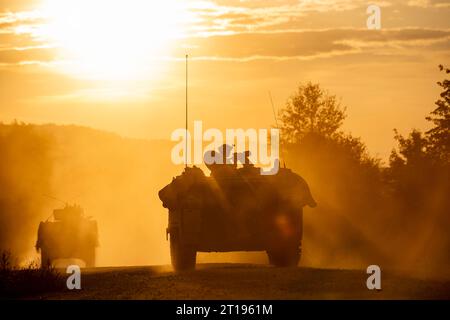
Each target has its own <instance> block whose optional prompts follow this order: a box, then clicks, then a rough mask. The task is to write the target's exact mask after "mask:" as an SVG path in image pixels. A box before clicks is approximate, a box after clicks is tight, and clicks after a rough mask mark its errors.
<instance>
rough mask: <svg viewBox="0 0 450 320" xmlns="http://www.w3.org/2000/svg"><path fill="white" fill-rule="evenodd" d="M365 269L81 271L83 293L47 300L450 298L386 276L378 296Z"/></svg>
mask: <svg viewBox="0 0 450 320" xmlns="http://www.w3.org/2000/svg"><path fill="white" fill-rule="evenodd" d="M366 279H367V274H366V273H365V271H364V270H338V269H313V268H274V267H270V266H265V265H248V264H200V265H198V266H197V270H196V271H192V272H186V273H180V274H177V273H174V272H172V271H171V270H170V268H169V267H164V266H153V267H118V268H95V269H85V270H83V271H82V277H81V286H82V289H81V290H73V291H69V290H67V291H64V292H61V293H53V294H48V295H45V296H42V297H36V298H42V299H436V298H437V299H450V281H437V280H419V279H413V278H407V277H403V276H400V275H396V274H393V273H388V272H384V273H383V275H382V287H383V289H382V290H381V291H379V292H376V291H369V290H368V289H367V288H366Z"/></svg>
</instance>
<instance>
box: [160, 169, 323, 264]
mask: <svg viewBox="0 0 450 320" xmlns="http://www.w3.org/2000/svg"><path fill="white" fill-rule="evenodd" d="M208 168H209V169H210V170H211V176H209V177H208V176H206V175H205V174H204V172H203V171H202V170H201V169H200V168H198V167H195V166H194V167H186V168H185V170H184V172H183V173H182V174H181V175H179V176H177V177H175V178H173V180H172V182H171V183H170V184H169V185H167V186H166V187H164V188H163V189H161V190H160V192H159V198H160V199H161V201H162V203H163V206H164V207H165V208H167V209H168V211H169V219H168V220H169V223H168V227H167V230H166V238H169V236H170V253H171V260H172V265H173V267H174V269H175V270H188V269H193V268H195V262H196V253H197V252H227V251H266V252H267V255H268V258H269V262H270V263H271V264H272V265H275V266H295V265H297V264H298V262H299V260H300V255H301V242H302V233H303V207H304V206H306V205H308V206H310V207H315V206H316V202H315V201H314V199H313V197H312V196H311V193H310V190H309V187H308V185H307V183H306V182H305V180H304V179H303V178H301V177H300V176H299V175H297V174H295V173H294V172H292V171H291V170H290V169H287V168H280V169H279V171H278V173H277V174H275V175H261V174H260V170H259V168H257V167H255V166H253V165H251V164H244V165H243V167H241V168H237V166H236V165H233V164H213V165H209V166H208Z"/></svg>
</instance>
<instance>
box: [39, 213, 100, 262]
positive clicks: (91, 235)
mask: <svg viewBox="0 0 450 320" xmlns="http://www.w3.org/2000/svg"><path fill="white" fill-rule="evenodd" d="M97 246H98V231H97V222H96V221H94V220H91V219H90V218H87V217H85V216H84V212H83V209H82V208H81V207H80V206H77V205H74V206H69V205H66V206H65V207H64V208H63V209H55V210H53V221H45V222H41V223H40V224H39V229H38V239H37V242H36V249H37V250H38V251H40V253H41V264H42V267H46V266H49V265H51V264H52V263H53V262H54V261H55V260H56V259H70V258H72V259H81V260H83V261H84V262H85V264H86V267H94V266H95V249H96V247H97Z"/></svg>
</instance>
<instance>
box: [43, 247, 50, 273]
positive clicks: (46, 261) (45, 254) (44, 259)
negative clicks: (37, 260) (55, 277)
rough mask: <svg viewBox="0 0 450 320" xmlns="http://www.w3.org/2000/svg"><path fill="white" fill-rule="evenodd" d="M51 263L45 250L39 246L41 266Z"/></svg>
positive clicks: (46, 266) (47, 265)
mask: <svg viewBox="0 0 450 320" xmlns="http://www.w3.org/2000/svg"><path fill="white" fill-rule="evenodd" d="M51 265H52V259H51V258H50V255H49V253H48V251H47V250H45V249H42V248H41V268H42V269H44V268H48V267H50V266H51Z"/></svg>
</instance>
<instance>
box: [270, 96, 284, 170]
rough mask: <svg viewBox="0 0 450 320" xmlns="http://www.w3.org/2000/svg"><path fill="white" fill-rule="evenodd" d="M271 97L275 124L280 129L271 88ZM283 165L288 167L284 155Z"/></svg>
mask: <svg viewBox="0 0 450 320" xmlns="http://www.w3.org/2000/svg"><path fill="white" fill-rule="evenodd" d="M269 98H270V104H271V105H272V112H273V117H274V118H275V125H276V126H277V129H278V130H280V127H279V126H278V117H277V113H276V111H275V105H274V103H273V99H272V93H271V92H270V90H269ZM281 156H282V157H283V151H281ZM283 167H284V168H286V162H285V161H284V157H283Z"/></svg>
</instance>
